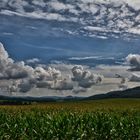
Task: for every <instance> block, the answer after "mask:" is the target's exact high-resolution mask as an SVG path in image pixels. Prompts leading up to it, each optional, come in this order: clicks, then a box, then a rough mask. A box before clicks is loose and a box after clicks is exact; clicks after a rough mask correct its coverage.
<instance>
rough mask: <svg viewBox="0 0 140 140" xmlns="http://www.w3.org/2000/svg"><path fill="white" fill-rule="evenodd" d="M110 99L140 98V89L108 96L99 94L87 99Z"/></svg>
mask: <svg viewBox="0 0 140 140" xmlns="http://www.w3.org/2000/svg"><path fill="white" fill-rule="evenodd" d="M108 98H140V87H135V88H131V89H127V90H124V91H111V92H108V93H106V94H99V95H94V96H90V97H87V98H86V100H96V99H108Z"/></svg>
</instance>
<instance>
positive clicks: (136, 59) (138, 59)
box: [126, 54, 140, 70]
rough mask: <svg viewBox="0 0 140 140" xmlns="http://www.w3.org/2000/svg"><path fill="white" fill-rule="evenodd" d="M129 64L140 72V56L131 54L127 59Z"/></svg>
mask: <svg viewBox="0 0 140 140" xmlns="http://www.w3.org/2000/svg"><path fill="white" fill-rule="evenodd" d="M126 61H127V63H129V64H130V65H131V66H132V68H134V69H136V70H140V55H139V54H129V55H128V56H127V57H126Z"/></svg>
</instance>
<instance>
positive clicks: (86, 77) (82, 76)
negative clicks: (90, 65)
mask: <svg viewBox="0 0 140 140" xmlns="http://www.w3.org/2000/svg"><path fill="white" fill-rule="evenodd" d="M72 74H73V78H72V80H73V81H77V82H78V84H79V86H80V87H84V88H89V87H91V86H93V85H95V84H98V83H101V81H102V78H103V76H100V75H97V74H93V73H91V72H90V71H88V70H84V69H83V67H82V66H74V67H73V68H72Z"/></svg>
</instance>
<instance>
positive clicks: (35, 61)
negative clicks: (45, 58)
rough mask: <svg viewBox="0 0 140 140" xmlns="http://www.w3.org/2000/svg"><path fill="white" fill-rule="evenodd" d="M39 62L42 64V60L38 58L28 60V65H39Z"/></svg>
mask: <svg viewBox="0 0 140 140" xmlns="http://www.w3.org/2000/svg"><path fill="white" fill-rule="evenodd" d="M38 62H40V60H39V59H38V58H33V59H28V60H26V63H28V64H34V63H38Z"/></svg>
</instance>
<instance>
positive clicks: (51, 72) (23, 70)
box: [0, 43, 61, 92]
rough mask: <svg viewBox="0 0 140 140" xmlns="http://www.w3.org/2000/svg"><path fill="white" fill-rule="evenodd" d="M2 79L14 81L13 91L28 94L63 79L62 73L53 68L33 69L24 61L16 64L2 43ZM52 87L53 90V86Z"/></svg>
mask: <svg viewBox="0 0 140 140" xmlns="http://www.w3.org/2000/svg"><path fill="white" fill-rule="evenodd" d="M36 60H37V59H35V60H33V61H36ZM0 79H1V80H2V79H3V80H4V79H7V80H8V79H9V80H14V83H13V85H11V86H12V88H10V89H11V91H20V92H27V91H29V90H30V89H32V88H33V87H44V86H43V85H49V84H53V83H54V82H55V81H57V80H59V79H61V72H60V71H59V70H56V69H55V68H51V67H48V68H47V69H45V68H43V67H41V66H37V67H35V68H33V67H31V66H29V65H26V64H25V63H24V62H23V61H21V62H14V60H13V59H11V58H10V57H9V55H8V53H7V51H6V50H5V48H4V46H3V45H2V44H1V43H0ZM39 82H40V83H39ZM49 82H50V83H49ZM41 85H42V86H41ZM50 87H51V88H52V85H51V86H50ZM16 88H17V89H16ZM48 88H49V86H48Z"/></svg>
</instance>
